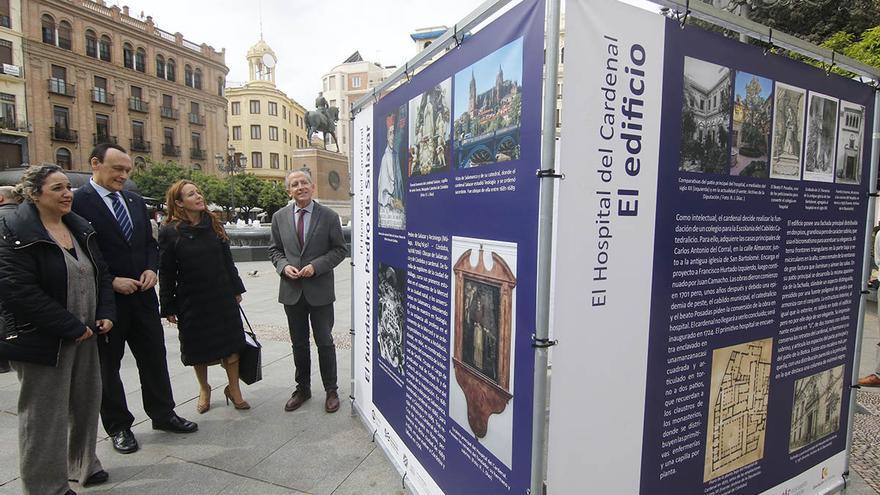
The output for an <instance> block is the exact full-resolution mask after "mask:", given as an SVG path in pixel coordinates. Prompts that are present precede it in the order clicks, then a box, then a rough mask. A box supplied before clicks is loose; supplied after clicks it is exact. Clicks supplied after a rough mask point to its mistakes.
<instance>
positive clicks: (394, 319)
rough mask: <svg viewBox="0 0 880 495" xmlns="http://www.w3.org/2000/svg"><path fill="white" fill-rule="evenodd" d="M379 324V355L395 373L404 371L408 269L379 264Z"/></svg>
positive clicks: (377, 332)
mask: <svg viewBox="0 0 880 495" xmlns="http://www.w3.org/2000/svg"><path fill="white" fill-rule="evenodd" d="M377 275H378V279H379V282H378V291H377V294H378V298H379V311H378V315H377V317H378V325H377V330H376V341H377V343H378V347H379V356H381V358H382V359H383V360H384V361H385V363H386V364H387V365H388V366H389V367H390V368H392V369H393V370H394V371H395V372H397V373H400V374H401V375H402V374H403V369H404V368H403V365H404V352H403V349H404V347H403V345H404V338H405V331H404V329H405V326H404V322H405V319H406V296H405V295H406V270H404V269H403V268H397V267H393V266H391V265H386V264H385V263H379V273H378V274H377Z"/></svg>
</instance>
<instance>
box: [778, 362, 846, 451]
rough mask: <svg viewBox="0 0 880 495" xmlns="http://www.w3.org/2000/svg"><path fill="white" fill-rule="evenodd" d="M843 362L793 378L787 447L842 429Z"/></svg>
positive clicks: (804, 445) (796, 447)
mask: <svg viewBox="0 0 880 495" xmlns="http://www.w3.org/2000/svg"><path fill="white" fill-rule="evenodd" d="M842 398H843V365H840V366H837V367H835V368H831V369H827V370H825V371H822V372H819V373H816V374H814V375H810V376H807V377H804V378H801V379H800V380H797V381H795V382H794V398H793V399H792V406H791V436H790V437H789V441H788V451H789V452H794V451H795V450H798V449H801V448H803V447H806V446H807V445H809V444H811V443H813V442H815V441H816V440H819V439H821V438H824V437H827V436H828V435H830V434H832V433H834V432H835V431H837V430H838V429H840V406H841V401H842Z"/></svg>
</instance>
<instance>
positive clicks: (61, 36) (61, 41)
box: [58, 21, 73, 50]
mask: <svg viewBox="0 0 880 495" xmlns="http://www.w3.org/2000/svg"><path fill="white" fill-rule="evenodd" d="M72 31H73V30H72V29H71V28H70V23H69V22H67V21H61V22H59V23H58V48H64V49H65V50H70V48H71V46H73V44H72V43H71V41H70V39H71V38H70V37H71V32H72Z"/></svg>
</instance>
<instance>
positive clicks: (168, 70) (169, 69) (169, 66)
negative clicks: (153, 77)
mask: <svg viewBox="0 0 880 495" xmlns="http://www.w3.org/2000/svg"><path fill="white" fill-rule="evenodd" d="M174 67H175V66H174V59H173V58H169V59H168V62H166V63H165V79H167V80H169V81H175V80H176V76H175V75H174Z"/></svg>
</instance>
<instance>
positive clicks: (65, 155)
mask: <svg viewBox="0 0 880 495" xmlns="http://www.w3.org/2000/svg"><path fill="white" fill-rule="evenodd" d="M55 164H56V165H58V166H59V167H61V168H63V169H64V170H70V168H71V164H72V162H71V160H70V150H69V149H67V148H58V151H56V152H55Z"/></svg>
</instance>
